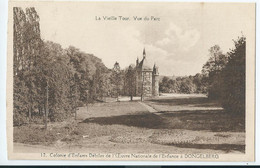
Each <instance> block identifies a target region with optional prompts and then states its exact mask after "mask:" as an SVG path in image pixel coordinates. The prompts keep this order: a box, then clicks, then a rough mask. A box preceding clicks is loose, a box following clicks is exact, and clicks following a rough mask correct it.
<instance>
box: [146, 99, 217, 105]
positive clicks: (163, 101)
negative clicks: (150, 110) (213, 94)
mask: <svg viewBox="0 0 260 168" xmlns="http://www.w3.org/2000/svg"><path fill="white" fill-rule="evenodd" d="M149 101H151V102H154V103H156V104H160V105H170V106H174V105H178V106H181V105H183V106H186V105H196V107H214V106H216V105H218V103H217V102H216V101H212V100H211V101H210V100H209V99H208V98H206V97H190V98H177V97H176V98H175V97H173V98H172V97H171V98H162V99H152V100H149Z"/></svg>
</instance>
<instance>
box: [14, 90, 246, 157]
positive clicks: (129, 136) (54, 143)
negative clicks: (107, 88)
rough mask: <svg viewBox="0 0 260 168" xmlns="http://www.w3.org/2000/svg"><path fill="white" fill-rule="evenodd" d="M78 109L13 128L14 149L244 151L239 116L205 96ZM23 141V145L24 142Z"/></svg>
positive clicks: (168, 98)
mask: <svg viewBox="0 0 260 168" xmlns="http://www.w3.org/2000/svg"><path fill="white" fill-rule="evenodd" d="M144 103H145V104H146V105H149V106H150V107H152V108H153V109H155V111H156V112H149V110H148V109H147V108H146V107H145V106H144V105H142V104H140V103H139V102H138V101H133V102H128V101H124V102H110V103H97V104H92V105H89V106H88V107H81V108H79V110H78V113H77V120H75V119H74V118H73V119H71V120H68V121H65V122H62V123H53V124H50V126H49V128H48V130H47V131H45V130H44V129H43V126H39V125H31V126H22V127H15V128H14V142H15V148H14V149H15V151H17V152H20V151H28V152H30V151H31V152H37V150H35V149H41V151H44V150H45V151H52V150H54V149H55V151H63V152H72V151H74V152H80V151H81V152H110V153H116V152H121V153H128V152H135V153H185V152H186V153H187V152H188V153H193V152H194V153H196V152H209V153H210V152H212V153H216V152H217V153H230V152H232V153H244V152H245V128H244V125H245V124H244V118H242V117H240V116H234V115H230V114H229V113H228V112H224V111H223V109H222V108H221V107H220V106H219V105H218V104H217V103H216V102H212V101H209V100H208V99H207V98H206V97H205V96H204V95H166V96H161V97H160V98H157V99H151V100H146V101H145V102H144ZM25 144H27V145H25Z"/></svg>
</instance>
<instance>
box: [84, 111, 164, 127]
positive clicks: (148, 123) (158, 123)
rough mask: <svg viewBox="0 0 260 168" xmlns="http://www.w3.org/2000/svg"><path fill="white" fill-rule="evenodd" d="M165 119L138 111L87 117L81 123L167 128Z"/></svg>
mask: <svg viewBox="0 0 260 168" xmlns="http://www.w3.org/2000/svg"><path fill="white" fill-rule="evenodd" d="M165 121H166V120H165V119H163V118H162V117H160V116H159V115H156V114H152V113H140V114H133V115H121V116H111V117H97V118H88V119H86V120H84V121H82V123H97V124H99V125H114V124H118V125H126V126H133V127H141V128H149V129H162V128H168V125H167V123H166V122H165Z"/></svg>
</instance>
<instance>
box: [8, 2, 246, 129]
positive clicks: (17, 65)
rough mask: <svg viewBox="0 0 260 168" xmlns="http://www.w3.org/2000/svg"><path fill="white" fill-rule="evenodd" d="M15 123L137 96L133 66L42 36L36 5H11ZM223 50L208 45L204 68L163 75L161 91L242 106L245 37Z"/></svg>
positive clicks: (236, 107)
mask: <svg viewBox="0 0 260 168" xmlns="http://www.w3.org/2000/svg"><path fill="white" fill-rule="evenodd" d="M13 21H14V23H13V106H14V108H13V121H14V122H13V124H14V125H22V124H26V123H31V122H34V123H45V124H47V122H48V121H62V120H65V119H67V118H68V117H71V116H73V115H75V114H76V110H77V107H80V106H84V105H86V104H88V103H94V102H97V101H103V100H104V98H105V97H114V98H118V97H119V96H120V95H127V96H130V97H131V99H132V98H133V96H134V95H135V89H136V87H135V85H136V81H135V80H136V71H135V66H134V65H130V66H129V67H127V68H125V69H121V68H120V65H119V63H117V62H116V63H115V65H114V68H112V69H108V68H107V67H106V66H105V65H104V64H103V63H102V60H101V59H99V58H97V57H96V56H94V55H93V54H88V53H85V52H83V51H80V50H79V49H77V48H76V47H73V46H69V47H68V48H66V49H64V48H62V46H61V45H60V44H57V43H54V42H51V41H44V40H43V39H42V38H41V33H40V23H39V21H40V17H39V16H38V14H37V12H36V10H35V9H34V8H26V9H25V10H23V9H22V8H18V7H14V8H13ZM234 44H235V48H234V49H232V50H230V52H228V53H226V54H223V53H222V51H221V49H220V47H219V46H217V45H216V46H213V47H211V48H210V50H209V55H210V57H209V60H208V61H207V62H206V63H205V65H204V66H203V69H202V73H198V74H196V75H195V76H188V77H177V78H175V79H170V78H167V77H164V78H163V79H162V80H161V82H160V87H159V88H160V92H174V93H205V94H208V97H209V98H211V99H218V100H219V101H221V103H222V104H223V107H225V108H226V109H229V110H231V111H239V112H243V111H244V108H245V37H240V38H238V40H235V41H234Z"/></svg>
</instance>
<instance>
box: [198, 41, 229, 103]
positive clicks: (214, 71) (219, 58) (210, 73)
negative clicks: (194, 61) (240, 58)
mask: <svg viewBox="0 0 260 168" xmlns="http://www.w3.org/2000/svg"><path fill="white" fill-rule="evenodd" d="M226 63H227V57H226V56H225V55H224V54H223V53H222V51H221V49H220V47H219V46H218V45H214V46H213V47H211V48H210V49H209V60H208V61H207V62H206V63H205V64H204V65H203V69H202V74H203V75H205V76H207V77H208V82H207V84H208V86H207V87H208V97H209V98H211V99H218V98H219V97H220V93H219V90H220V83H219V81H220V75H219V74H220V72H221V70H222V69H223V68H224V67H225V65H226Z"/></svg>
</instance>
